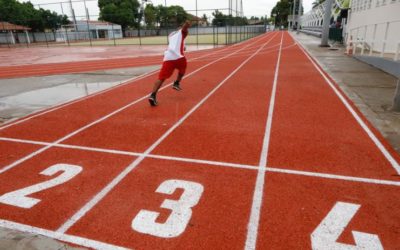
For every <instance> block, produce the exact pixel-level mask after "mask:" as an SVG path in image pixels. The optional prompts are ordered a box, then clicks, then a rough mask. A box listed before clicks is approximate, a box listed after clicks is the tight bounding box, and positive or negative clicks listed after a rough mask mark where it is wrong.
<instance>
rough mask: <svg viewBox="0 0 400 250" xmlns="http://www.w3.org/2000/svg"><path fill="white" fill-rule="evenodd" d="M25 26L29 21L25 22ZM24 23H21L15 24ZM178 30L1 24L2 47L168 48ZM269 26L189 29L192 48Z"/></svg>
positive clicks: (230, 41)
mask: <svg viewBox="0 0 400 250" xmlns="http://www.w3.org/2000/svg"><path fill="white" fill-rule="evenodd" d="M24 21H25V22H26V21H27V20H24ZM15 23H21V20H15ZM178 28H179V27H177V26H169V27H162V28H146V27H140V28H126V29H124V30H123V29H122V27H121V26H120V25H118V24H113V23H109V22H103V21H77V22H76V25H74V24H69V25H58V26H56V27H54V28H52V29H46V30H45V31H32V30H31V29H30V28H29V27H25V26H21V25H16V24H12V23H11V22H0V46H2V47H21V46H22V47H30V46H47V47H50V46H104V45H109V46H118V45H164V44H167V43H168V34H170V33H171V32H173V31H174V30H177V29H178ZM265 30H266V27H265V25H226V26H215V25H212V26H200V24H199V25H197V26H196V25H195V26H194V27H191V28H190V29H189V36H188V37H187V39H186V44H188V45H213V46H219V45H228V44H233V43H237V42H240V41H243V40H246V39H249V38H252V37H254V36H257V35H259V34H262V33H264V32H265Z"/></svg>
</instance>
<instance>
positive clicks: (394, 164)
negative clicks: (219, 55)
mask: <svg viewBox="0 0 400 250" xmlns="http://www.w3.org/2000/svg"><path fill="white" fill-rule="evenodd" d="M290 35H291V36H292V34H290ZM292 38H293V39H294V40H295V41H297V39H296V38H295V37H293V36H292ZM297 44H298V46H299V48H300V50H301V51H302V52H303V53H304V55H306V56H307V58H308V59H309V60H310V62H311V63H312V65H314V67H315V68H316V69H317V70H318V72H319V73H320V74H321V76H322V77H323V78H324V79H325V81H326V82H327V83H328V85H329V86H330V87H331V88H332V89H333V91H334V92H335V94H336V95H337V96H338V97H339V99H340V100H341V101H342V102H343V104H344V105H345V106H346V108H347V109H348V110H349V111H350V113H351V114H352V115H353V117H354V118H355V119H356V121H357V122H358V124H360V126H361V127H362V128H363V129H364V131H365V132H366V133H367V135H368V136H369V138H371V140H372V141H373V142H374V143H375V145H376V146H377V147H378V149H379V150H380V151H381V152H382V154H383V155H384V156H385V158H386V159H387V160H388V161H389V163H390V164H391V165H392V167H393V168H394V169H395V170H396V172H397V174H400V166H399V163H398V162H397V161H396V160H395V159H394V158H393V156H392V155H391V154H390V153H389V152H388V151H387V149H386V148H385V146H383V144H382V143H381V142H380V141H379V139H378V138H377V137H376V136H375V134H374V133H373V132H372V131H371V130H370V129H369V128H368V126H367V125H366V124H365V122H364V121H363V120H362V119H361V117H360V116H359V115H358V114H357V112H356V111H355V110H354V109H353V107H352V106H351V105H350V104H349V102H348V101H347V100H346V98H345V97H344V96H343V95H342V94H341V93H340V91H339V90H338V89H337V87H336V86H335V84H333V83H332V82H331V81H330V80H329V78H328V77H326V75H325V74H327V73H324V72H323V71H322V70H321V68H322V67H319V66H317V64H316V63H315V62H316V61H317V60H315V58H314V60H315V61H314V60H313V59H311V56H310V55H309V54H308V52H306V50H305V49H304V48H303V46H302V45H301V44H300V42H299V41H297Z"/></svg>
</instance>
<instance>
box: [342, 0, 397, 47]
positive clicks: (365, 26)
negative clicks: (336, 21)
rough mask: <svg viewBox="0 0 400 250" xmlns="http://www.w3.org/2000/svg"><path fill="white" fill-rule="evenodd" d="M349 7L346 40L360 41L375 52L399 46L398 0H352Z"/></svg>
mask: <svg viewBox="0 0 400 250" xmlns="http://www.w3.org/2000/svg"><path fill="white" fill-rule="evenodd" d="M350 8H351V11H350V16H349V20H348V23H347V31H346V36H347V41H350V40H352V41H355V42H357V41H358V42H362V43H364V46H365V47H366V48H372V49H373V51H377V52H382V50H383V52H384V53H394V52H396V49H398V46H400V45H399V43H400V0H352V1H351V3H350ZM384 41H385V42H384Z"/></svg>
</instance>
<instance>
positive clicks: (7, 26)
mask: <svg viewBox="0 0 400 250" xmlns="http://www.w3.org/2000/svg"><path fill="white" fill-rule="evenodd" d="M0 30H1V31H4V30H6V31H10V30H31V28H29V27H25V26H22V25H17V24H13V23H9V22H0Z"/></svg>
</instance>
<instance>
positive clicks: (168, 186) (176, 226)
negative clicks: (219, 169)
mask: <svg viewBox="0 0 400 250" xmlns="http://www.w3.org/2000/svg"><path fill="white" fill-rule="evenodd" d="M177 188H182V189H183V190H184V191H183V194H182V195H181V197H180V198H179V200H169V199H165V200H164V202H163V203H162V204H161V207H162V208H167V209H170V210H172V212H171V214H170V216H169V217H168V219H167V220H166V222H165V223H157V222H156V219H157V217H158V216H159V215H160V213H158V212H153V211H149V210H144V209H142V210H140V211H139V213H138V214H137V215H136V217H135V218H134V219H133V220H132V228H133V230H135V231H138V232H140V233H144V234H150V235H153V236H157V237H162V238H172V237H177V236H179V235H180V234H182V233H183V232H184V231H185V229H186V226H187V224H188V223H189V221H190V218H191V217H192V208H193V207H194V206H196V205H197V203H198V202H199V200H200V197H201V195H202V193H203V191H204V187H203V185H201V184H200V183H196V182H190V181H184V180H166V181H164V182H163V183H161V185H160V186H159V187H158V188H157V190H156V192H157V193H163V194H173V193H174V192H175V190H176V189H177Z"/></svg>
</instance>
